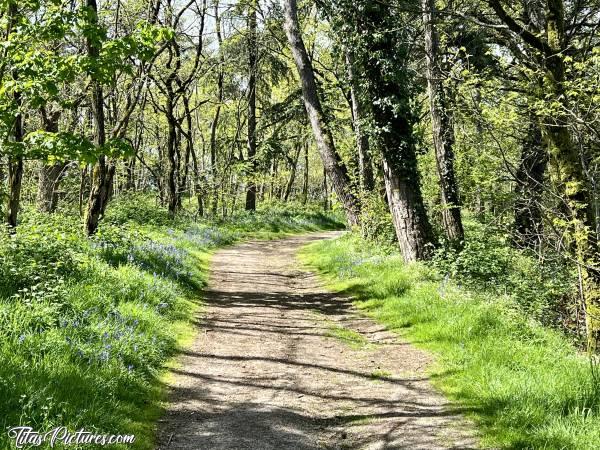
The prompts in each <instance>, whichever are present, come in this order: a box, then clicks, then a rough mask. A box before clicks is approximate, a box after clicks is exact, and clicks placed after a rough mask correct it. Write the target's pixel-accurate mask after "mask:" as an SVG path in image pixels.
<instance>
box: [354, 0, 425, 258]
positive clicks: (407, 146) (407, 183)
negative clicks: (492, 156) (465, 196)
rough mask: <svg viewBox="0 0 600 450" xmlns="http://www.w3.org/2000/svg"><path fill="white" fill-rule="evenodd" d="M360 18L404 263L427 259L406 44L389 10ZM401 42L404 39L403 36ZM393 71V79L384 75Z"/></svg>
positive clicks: (375, 9) (373, 9)
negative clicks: (367, 36) (374, 37)
mask: <svg viewBox="0 0 600 450" xmlns="http://www.w3.org/2000/svg"><path fill="white" fill-rule="evenodd" d="M365 4H366V7H365V8H364V11H363V14H362V16H361V20H362V27H364V29H363V34H365V35H374V34H379V35H381V36H382V38H381V39H378V40H372V39H366V40H365V41H364V43H363V47H362V49H361V50H362V55H363V58H364V59H363V60H362V61H360V62H361V64H362V65H363V70H362V71H361V72H362V73H363V74H364V76H365V77H366V78H367V79H368V80H369V83H368V89H367V91H366V94H368V95H369V97H370V98H372V99H373V106H372V112H371V113H372V116H373V122H374V125H375V127H376V129H377V132H376V137H377V140H376V141H375V142H376V143H377V145H378V147H379V149H380V150H381V156H382V160H383V177H384V181H385V187H386V194H387V199H388V205H389V208H390V212H391V215H392V220H393V223H394V228H395V230H396V236H397V238H398V243H399V246H400V249H401V251H402V256H403V258H404V260H405V261H406V262H412V261H416V260H421V259H426V258H427V257H429V256H430V247H431V246H432V245H433V240H434V236H433V231H432V228H431V225H430V223H429V219H428V217H427V214H426V212H425V205H424V204H423V197H422V194H421V186H420V176H419V171H418V166H417V156H416V150H415V143H414V137H413V123H414V120H415V118H414V116H413V113H412V110H411V105H410V101H411V96H412V92H411V91H410V84H411V80H410V79H409V78H408V77H409V76H410V75H408V71H409V69H408V67H407V61H408V59H409V55H408V51H409V50H408V47H407V45H406V44H402V43H401V42H400V43H399V42H397V39H396V36H395V33H394V32H392V31H390V30H393V29H394V28H395V27H396V26H397V25H396V23H395V22H393V19H392V17H393V13H392V11H391V7H390V6H388V5H387V4H383V3H374V2H373V3H370V2H368V3H365ZM400 38H401V36H400ZM389 66H393V67H394V72H395V76H394V77H391V76H390V74H389V71H388V70H387V69H386V68H387V67H389Z"/></svg>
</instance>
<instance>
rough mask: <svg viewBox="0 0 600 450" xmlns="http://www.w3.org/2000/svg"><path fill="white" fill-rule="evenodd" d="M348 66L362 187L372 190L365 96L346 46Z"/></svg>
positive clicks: (373, 179) (372, 177)
mask: <svg viewBox="0 0 600 450" xmlns="http://www.w3.org/2000/svg"><path fill="white" fill-rule="evenodd" d="M345 56H346V66H347V69H348V79H349V81H350V103H351V112H352V123H353V127H354V134H355V136H356V150H357V152H358V176H359V180H360V187H361V189H362V191H363V193H365V192H371V191H372V190H373V189H374V188H375V178H374V176H373V165H372V162H371V155H370V154H369V136H368V135H367V133H366V132H365V130H364V128H365V127H364V124H363V123H362V122H363V120H364V119H365V117H366V115H365V108H364V106H363V98H362V96H361V95H360V92H359V90H360V83H359V82H358V79H357V76H356V74H355V73H354V72H355V70H356V69H355V68H354V57H353V55H352V50H351V49H349V48H346V55H345Z"/></svg>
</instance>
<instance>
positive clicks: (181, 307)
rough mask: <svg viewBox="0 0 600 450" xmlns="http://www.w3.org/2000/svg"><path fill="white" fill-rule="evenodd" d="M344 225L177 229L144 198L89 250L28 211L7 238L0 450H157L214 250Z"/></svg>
mask: <svg viewBox="0 0 600 450" xmlns="http://www.w3.org/2000/svg"><path fill="white" fill-rule="evenodd" d="M340 226H341V224H340V222H339V221H338V220H337V219H336V217H335V216H331V215H326V214H323V213H320V212H319V211H317V210H311V209H310V208H283V207H274V208H273V209H272V210H270V211H258V212H257V213H256V214H254V215H250V214H240V215H238V216H236V217H235V218H232V219H231V218H230V219H227V220H218V221H198V222H195V221H194V220H192V218H191V217H187V218H186V217H183V218H180V219H178V220H177V221H171V220H170V219H169V218H168V217H167V214H166V212H165V211H164V210H163V209H162V208H158V207H156V205H155V204H154V202H153V201H152V200H151V199H150V198H148V197H143V196H137V197H133V198H125V199H122V200H121V201H117V202H113V203H112V204H111V205H110V207H109V211H108V215H107V217H106V218H105V220H104V221H103V223H102V225H101V228H100V229H99V232H98V234H97V236H95V237H94V238H92V239H86V238H84V237H83V236H82V235H81V233H80V230H81V228H82V227H81V224H80V223H79V220H78V219H74V218H73V215H72V214H69V215H67V214H55V215H52V216H47V215H40V214H37V213H35V212H33V211H25V212H24V213H23V214H22V222H21V223H20V226H19V228H18V232H17V234H16V236H10V235H9V234H8V233H6V232H4V230H0V231H1V232H0V361H1V362H2V363H1V364H0V429H1V430H2V431H1V432H0V449H8V448H13V446H12V443H11V442H10V441H9V440H8V435H7V433H6V431H5V430H6V429H7V428H9V427H12V426H17V425H27V426H31V427H33V428H34V429H35V430H39V431H46V430H50V429H52V428H54V427H57V426H66V427H68V428H69V429H70V430H71V431H75V430H79V429H80V428H85V429H86V430H88V431H95V432H98V433H101V434H104V433H109V434H135V435H136V443H135V445H134V446H133V448H135V449H152V448H154V434H155V425H156V421H157V419H158V418H159V416H160V415H161V413H162V401H163V400H164V394H165V392H166V389H165V372H164V367H165V366H166V365H167V364H173V360H172V357H173V356H174V355H175V354H176V352H177V350H178V349H180V348H182V346H184V345H186V343H189V342H190V341H191V339H192V337H193V327H192V324H191V320H192V318H193V316H194V313H195V312H196V311H197V310H198V309H199V308H201V305H202V303H201V290H202V288H203V287H204V286H205V283H206V275H207V269H208V265H209V262H210V256H211V253H212V252H213V251H214V249H216V248H219V247H223V246H225V245H229V244H232V243H234V242H236V241H238V240H241V239H248V238H256V237H260V238H274V237H277V236H282V235H286V234H290V233H298V232H304V231H311V230H317V229H324V228H325V229H330V228H339V227H340ZM42 448H44V447H42ZM46 448H47V447H46ZM55 448H61V447H55ZM68 448H73V447H68ZM85 448H94V446H89V445H87V446H85ZM111 448H118V447H115V446H113V447H111ZM127 448H132V447H127Z"/></svg>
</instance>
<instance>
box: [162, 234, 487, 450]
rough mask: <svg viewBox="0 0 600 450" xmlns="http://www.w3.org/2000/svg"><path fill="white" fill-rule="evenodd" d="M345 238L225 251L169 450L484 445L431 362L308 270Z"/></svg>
mask: <svg viewBox="0 0 600 450" xmlns="http://www.w3.org/2000/svg"><path fill="white" fill-rule="evenodd" d="M337 235H339V233H335V232H329V233H313V234H309V235H305V236H299V237H292V238H287V239H282V240H276V241H270V242H264V241H262V242H258V241H257V242H246V243H242V244H239V245H236V246H235V247H231V248H227V249H225V250H221V251H219V252H218V253H217V254H216V255H215V256H214V258H213V263H212V270H211V276H210V283H209V287H208V289H207V292H206V307H205V308H204V309H203V310H202V311H201V316H200V317H199V318H198V324H197V326H198V327H199V329H200V331H199V335H198V337H197V338H196V340H195V342H194V344H193V345H192V346H191V348H190V349H189V350H188V351H186V352H184V354H183V355H182V357H181V358H180V365H179V368H178V369H175V370H173V372H174V375H175V376H174V378H173V380H172V382H171V385H170V397H169V398H170V404H169V407H168V410H167V413H166V414H165V416H164V417H163V419H162V420H161V422H160V424H159V433H158V445H159V447H158V448H159V449H162V450H166V449H189V450H198V449H210V450H220V449H252V450H266V449H273V450H286V449H297V450H313V449H369V450H375V449H427V450H429V449H469V448H476V442H477V440H476V439H475V437H474V436H475V434H474V432H473V431H472V428H471V427H470V425H469V424H468V422H467V421H466V420H464V419H463V418H461V417H460V416H459V415H457V413H453V412H450V411H449V404H448V402H447V400H445V399H444V398H443V397H442V396H440V395H439V394H438V393H437V392H435V391H434V390H433V388H432V387H431V385H430V383H429V380H428V378H427V375H426V373H425V368H426V366H427V364H428V363H429V362H430V357H428V355H427V354H426V353H424V352H422V351H420V350H418V349H415V348H414V347H413V346H411V345H408V344H406V343H403V342H400V341H399V340H398V339H397V337H396V336H395V335H393V334H392V333H390V332H387V331H386V330H385V329H384V328H383V327H382V326H380V325H378V324H377V323H375V322H373V321H372V320H370V319H368V318H365V317H363V316H361V315H360V314H359V313H358V312H357V311H356V310H354V309H353V306H352V304H351V302H350V301H349V300H348V299H347V298H344V297H341V296H339V295H336V294H331V293H328V292H327V291H326V290H325V289H324V288H323V286H322V283H320V281H319V279H318V278H317V276H316V275H314V274H311V273H309V272H307V271H306V270H303V269H302V268H301V264H300V263H299V262H298V260H297V259H296V253H297V251H298V250H299V249H300V248H301V247H302V246H303V245H305V244H307V243H309V242H311V241H315V240H317V239H327V238H332V237H335V236H337ZM350 330H351V331H350Z"/></svg>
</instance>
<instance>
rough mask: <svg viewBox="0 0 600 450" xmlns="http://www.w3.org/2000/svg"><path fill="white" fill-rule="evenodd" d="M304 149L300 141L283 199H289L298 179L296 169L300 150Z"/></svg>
mask: <svg viewBox="0 0 600 450" xmlns="http://www.w3.org/2000/svg"><path fill="white" fill-rule="evenodd" d="M301 149H302V145H301V144H300V143H298V144H296V153H295V154H294V159H293V160H292V165H291V170H290V179H289V181H288V183H287V186H286V188H285V193H284V194H283V200H284V201H285V202H287V201H288V198H289V197H290V194H291V193H292V188H293V187H294V181H296V170H297V167H298V158H299V157H300V150H301Z"/></svg>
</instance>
